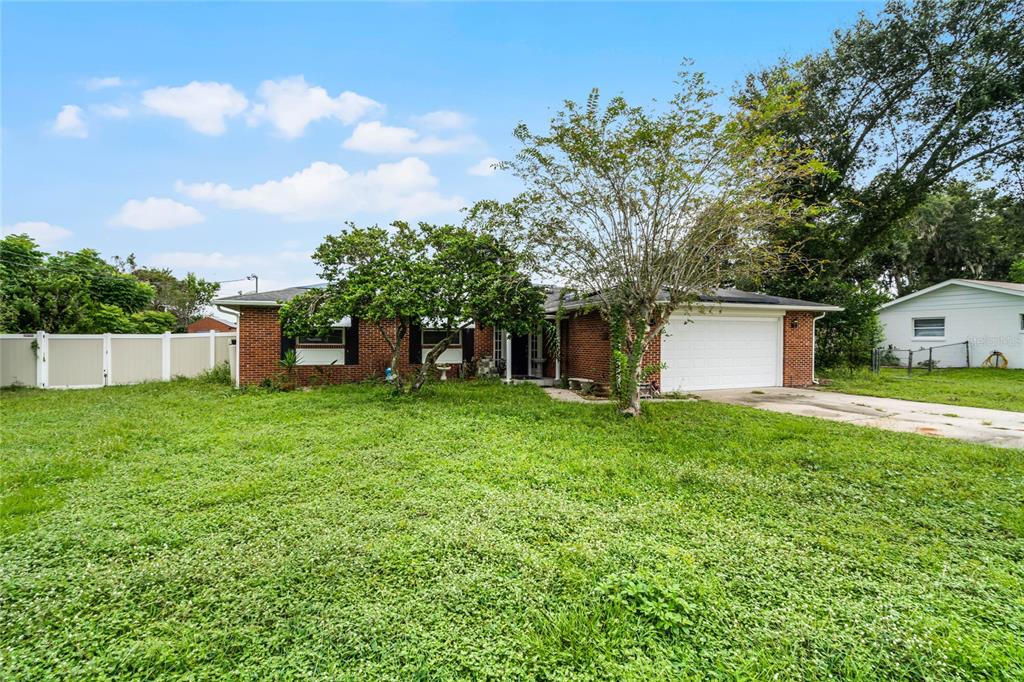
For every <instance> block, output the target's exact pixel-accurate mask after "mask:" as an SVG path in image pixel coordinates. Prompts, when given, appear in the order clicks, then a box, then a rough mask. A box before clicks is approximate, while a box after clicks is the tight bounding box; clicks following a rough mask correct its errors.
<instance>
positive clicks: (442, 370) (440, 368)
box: [437, 365, 452, 381]
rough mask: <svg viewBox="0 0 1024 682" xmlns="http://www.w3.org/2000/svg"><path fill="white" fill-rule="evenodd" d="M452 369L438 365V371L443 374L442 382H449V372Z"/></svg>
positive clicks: (449, 366) (448, 366)
mask: <svg viewBox="0 0 1024 682" xmlns="http://www.w3.org/2000/svg"><path fill="white" fill-rule="evenodd" d="M451 368H452V366H451V365H438V366H437V371H438V372H440V373H441V381H448V370H450V369H451Z"/></svg>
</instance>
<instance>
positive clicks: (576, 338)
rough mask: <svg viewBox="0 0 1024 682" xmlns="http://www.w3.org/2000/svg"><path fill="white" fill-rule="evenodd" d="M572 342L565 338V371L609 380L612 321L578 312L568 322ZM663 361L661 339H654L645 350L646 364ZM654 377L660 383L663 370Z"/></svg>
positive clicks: (599, 379)
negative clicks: (609, 325) (610, 323)
mask: <svg viewBox="0 0 1024 682" xmlns="http://www.w3.org/2000/svg"><path fill="white" fill-rule="evenodd" d="M566 327H567V331H568V337H569V338H568V343H566V339H565V338H563V339H562V362H563V363H564V364H565V367H564V368H563V369H562V374H563V375H565V376H567V377H573V378H576V377H579V378H583V379H592V380H594V381H608V371H609V369H610V364H611V357H612V342H611V334H610V331H609V327H608V323H607V322H605V321H604V320H603V319H602V318H601V315H600V313H596V312H594V313H587V314H585V315H574V316H572V317H570V318H569V319H568V320H567V321H566ZM660 364H661V338H660V337H659V338H657V339H652V340H651V343H650V347H649V348H648V349H647V352H646V353H644V358H643V361H642V365H643V366H644V367H649V366H650V365H660ZM651 380H652V381H654V382H656V383H660V382H661V371H660V370H658V371H656V372H655V373H654V374H653V375H651Z"/></svg>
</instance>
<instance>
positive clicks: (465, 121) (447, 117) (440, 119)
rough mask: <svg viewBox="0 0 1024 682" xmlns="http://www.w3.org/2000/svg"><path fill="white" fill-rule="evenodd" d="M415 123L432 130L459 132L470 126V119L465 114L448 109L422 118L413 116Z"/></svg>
mask: <svg viewBox="0 0 1024 682" xmlns="http://www.w3.org/2000/svg"><path fill="white" fill-rule="evenodd" d="M412 120H413V122H414V123H415V124H416V125H418V126H421V127H423V128H430V129H431V130H458V129H459V128H465V127H466V126H468V125H469V123H470V119H469V117H468V116H466V115H465V114H462V113H459V112H458V111H451V110H448V109H440V110H438V111H431V112H430V113H429V114H423V115H422V116H413V117H412Z"/></svg>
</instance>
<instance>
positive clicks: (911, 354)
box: [907, 350, 914, 377]
mask: <svg viewBox="0 0 1024 682" xmlns="http://www.w3.org/2000/svg"><path fill="white" fill-rule="evenodd" d="M913 370H914V351H912V350H908V351H907V376H908V377H909V376H910V375H911V373H912V372H913Z"/></svg>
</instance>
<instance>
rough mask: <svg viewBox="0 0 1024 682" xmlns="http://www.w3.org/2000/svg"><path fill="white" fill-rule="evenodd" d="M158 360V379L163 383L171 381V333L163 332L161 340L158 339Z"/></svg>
mask: <svg viewBox="0 0 1024 682" xmlns="http://www.w3.org/2000/svg"><path fill="white" fill-rule="evenodd" d="M160 342H161V345H160V359H161V361H162V364H161V367H160V378H161V379H163V380H164V381H170V380H171V333H170V332H164V335H163V338H161V339H160Z"/></svg>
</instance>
